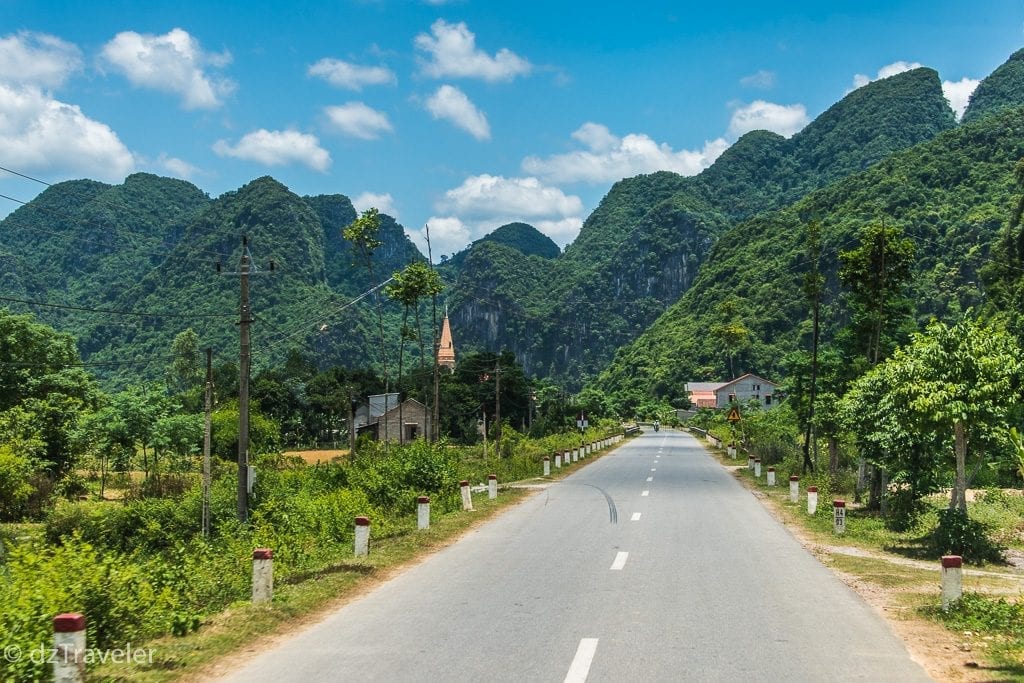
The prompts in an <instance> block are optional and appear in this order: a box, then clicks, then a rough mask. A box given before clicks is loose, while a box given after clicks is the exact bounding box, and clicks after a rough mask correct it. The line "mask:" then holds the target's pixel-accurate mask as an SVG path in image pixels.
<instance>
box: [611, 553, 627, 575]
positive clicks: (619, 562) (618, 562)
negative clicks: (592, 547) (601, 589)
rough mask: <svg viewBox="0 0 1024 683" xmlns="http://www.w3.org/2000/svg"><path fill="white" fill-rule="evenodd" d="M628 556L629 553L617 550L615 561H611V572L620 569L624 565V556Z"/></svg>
mask: <svg viewBox="0 0 1024 683" xmlns="http://www.w3.org/2000/svg"><path fill="white" fill-rule="evenodd" d="M628 557H629V553H624V552H622V551H619V553H618V554H617V555H616V556H615V561H614V562H612V571H613V572H617V571H619V570H621V569H622V568H623V567H625V566H626V558H628Z"/></svg>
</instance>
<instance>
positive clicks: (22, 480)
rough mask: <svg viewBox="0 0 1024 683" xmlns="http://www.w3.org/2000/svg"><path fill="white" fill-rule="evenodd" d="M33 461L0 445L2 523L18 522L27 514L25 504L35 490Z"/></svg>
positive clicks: (0, 513)
mask: <svg viewBox="0 0 1024 683" xmlns="http://www.w3.org/2000/svg"><path fill="white" fill-rule="evenodd" d="M32 471H33V467H32V461H31V460H29V459H28V458H27V457H25V456H23V455H19V454H18V453H15V452H14V449H13V448H12V447H11V446H9V445H6V444H4V445H0V521H16V520H18V519H21V517H22V516H23V515H24V514H25V504H26V503H27V502H28V499H29V497H30V496H31V495H32V492H33V491H34V490H35V488H34V487H33V486H32V484H31V477H32Z"/></svg>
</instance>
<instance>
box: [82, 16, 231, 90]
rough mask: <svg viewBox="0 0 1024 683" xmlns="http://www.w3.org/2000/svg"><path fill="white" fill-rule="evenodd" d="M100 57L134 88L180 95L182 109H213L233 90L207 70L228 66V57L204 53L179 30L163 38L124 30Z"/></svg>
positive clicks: (192, 39) (220, 54)
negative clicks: (207, 68)
mask: <svg viewBox="0 0 1024 683" xmlns="http://www.w3.org/2000/svg"><path fill="white" fill-rule="evenodd" d="M101 54H102V58H103V60H104V61H105V62H106V63H107V64H109V65H110V66H112V67H113V68H114V69H116V70H117V71H119V72H121V73H122V74H123V75H124V76H125V77H126V78H127V79H128V80H129V81H130V82H131V83H132V84H133V85H135V86H137V87H140V88H152V89H154V90H159V91H161V92H167V93H171V94H174V95H179V96H180V97H181V98H182V106H184V107H185V109H214V108H216V107H219V106H220V105H221V104H222V103H223V100H224V98H225V97H226V96H227V95H229V94H231V93H232V92H233V91H234V89H235V84H234V83H233V82H231V81H230V80H227V79H226V78H221V77H218V76H213V75H210V74H209V73H207V71H206V67H213V68H221V67H224V66H227V64H229V63H230V62H231V55H230V54H229V53H228V52H224V53H219V54H218V53H210V52H206V51H204V50H203V49H202V48H201V47H200V45H199V41H198V40H196V39H195V38H193V37H192V36H191V35H189V33H188V32H187V31H184V30H182V29H180V28H176V29H173V30H171V31H170V32H168V33H165V34H164V35H162V36H156V35H152V34H141V33H136V32H135V31H124V32H122V33H118V34H117V35H116V36H114V38H113V39H112V40H111V41H110V42H109V43H107V44H106V45H104V46H103V51H102V53H101Z"/></svg>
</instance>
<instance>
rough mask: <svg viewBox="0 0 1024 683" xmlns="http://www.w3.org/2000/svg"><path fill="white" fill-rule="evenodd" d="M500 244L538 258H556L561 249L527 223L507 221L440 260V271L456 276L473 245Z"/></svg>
mask: <svg viewBox="0 0 1024 683" xmlns="http://www.w3.org/2000/svg"><path fill="white" fill-rule="evenodd" d="M485 242H487V243H493V244H502V245H505V246H507V247H511V248H512V249H515V250H516V251H518V252H519V253H521V254H523V255H524V256H539V257H540V258H546V259H553V258H558V256H559V254H561V253H562V250H561V249H559V248H558V245H557V244H555V243H554V241H553V240H552V239H551V238H550V237H548V236H547V235H545V234H544V233H542V232H541V231H540V230H538V229H537V228H535V227H533V226H532V225H528V224H527V223H507V224H505V225H503V226H501V227H500V228H497V229H496V230H494V232H491V233H490V234H488V235H485V236H484V237H481V238H480V239H478V240H476V241H475V242H473V244H471V245H469V247H468V248H466V249H463V250H462V251H460V252H458V253H457V254H454V255H453V256H452V257H451V258H450V259H447V260H445V261H442V264H443V266H444V267H443V268H442V271H443V272H445V273H446V275H448V276H449V277H452V278H454V277H457V274H458V271H459V270H460V269H461V268H462V266H463V263H464V262H465V260H466V257H467V256H468V255H469V254H470V252H471V251H472V250H473V248H474V247H476V246H478V245H481V244H483V243H485Z"/></svg>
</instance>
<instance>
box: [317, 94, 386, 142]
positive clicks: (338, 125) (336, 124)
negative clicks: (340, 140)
mask: <svg viewBox="0 0 1024 683" xmlns="http://www.w3.org/2000/svg"><path fill="white" fill-rule="evenodd" d="M324 114H326V115H327V120H328V121H329V122H330V125H331V127H332V128H333V129H334V130H336V131H338V132H339V133H343V134H345V135H348V136H349V137H353V138H360V139H362V140H376V139H377V138H379V137H380V135H381V133H390V132H391V131H392V130H393V128H392V127H391V121H390V120H388V117H387V114H385V113H384V112H381V111H377V110H376V109H374V108H372V107H368V106H367V105H366V104H364V103H362V102H348V103H346V104H342V105H338V106H333V107H324Z"/></svg>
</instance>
